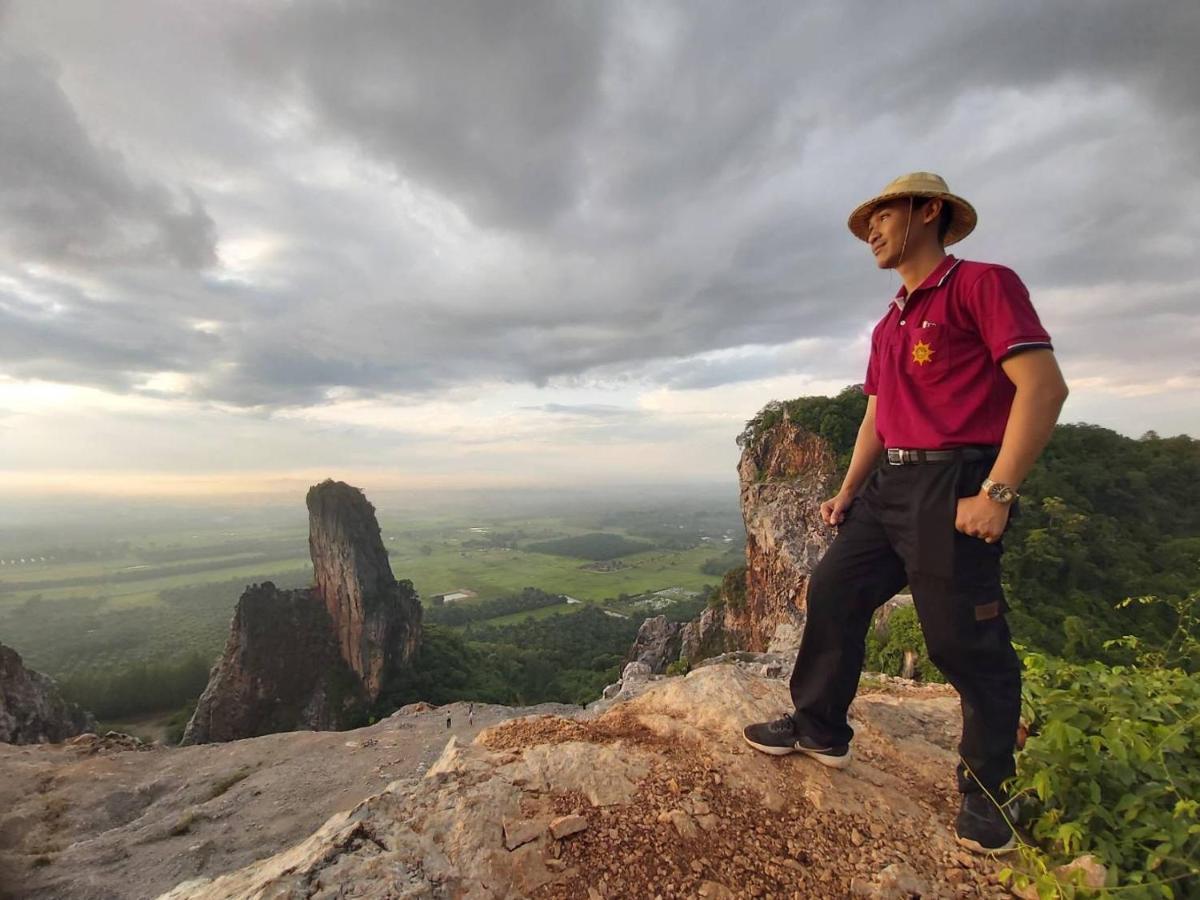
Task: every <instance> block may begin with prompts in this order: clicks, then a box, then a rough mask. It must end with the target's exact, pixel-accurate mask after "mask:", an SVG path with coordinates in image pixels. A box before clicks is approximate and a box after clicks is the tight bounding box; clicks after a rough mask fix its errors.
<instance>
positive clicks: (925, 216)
mask: <svg viewBox="0 0 1200 900" xmlns="http://www.w3.org/2000/svg"><path fill="white" fill-rule="evenodd" d="M941 214H942V200H941V199H940V198H939V197H931V198H930V200H929V202H928V203H926V204H925V205H924V206H922V207H921V221H922V222H924V223H925V224H926V225H928V224H929V223H930V222H936V221H937V220H938V216H940V215H941Z"/></svg>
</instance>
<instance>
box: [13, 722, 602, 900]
mask: <svg viewBox="0 0 1200 900" xmlns="http://www.w3.org/2000/svg"><path fill="white" fill-rule="evenodd" d="M474 712H475V715H474V725H473V726H468V724H467V704H466V703H453V704H449V705H446V706H441V707H437V706H432V705H430V704H427V703H420V704H410V705H409V706H408V707H405V708H403V709H402V710H399V711H397V712H396V713H395V714H393V715H392V716H391V717H389V718H387V719H384V720H382V721H380V722H377V723H376V724H374V725H371V726H369V727H367V728H359V729H355V730H352V731H342V732H329V731H317V732H312V731H296V732H289V733H283V734H270V735H265V736H262V737H254V738H247V739H244V740H236V741H230V742H228V743H221V744H200V745H196V746H188V747H168V746H163V745H159V744H145V743H143V742H141V741H139V740H137V739H136V738H133V737H131V736H129V735H121V734H117V733H115V732H111V733H109V734H107V735H104V736H99V735H95V734H84V735H80V736H79V737H76V738H73V739H72V740H71V741H69V742H66V743H60V744H44V745H35V746H12V745H6V744H0V897H5V898H8V897H11V898H18V897H19V898H47V900H49V898H55V900H57V898H64V900H66V898H80V900H82V898H88V900H108V898H122V900H124V898H144V897H155V896H157V895H158V894H160V893H162V892H164V891H167V890H169V889H171V888H172V887H173V886H174V885H176V884H178V883H180V882H181V881H186V880H188V879H191V878H197V877H205V876H207V877H214V876H217V875H220V874H222V873H224V872H228V871H231V870H236V869H239V868H241V867H243V866H246V865H249V864H252V863H254V862H255V861H256V860H261V859H263V858H265V857H269V856H271V855H273V854H275V853H278V852H279V851H281V850H284V849H285V848H288V847H292V846H294V845H297V844H301V843H303V842H304V841H305V840H306V839H307V838H308V837H309V836H310V835H312V834H313V832H315V831H317V830H318V829H319V828H320V827H321V825H322V823H323V822H325V821H326V820H327V819H329V818H330V817H331V816H333V815H335V814H336V813H339V812H344V811H346V810H350V809H353V808H354V807H355V806H356V805H357V804H359V803H360V802H361V801H363V800H364V799H366V798H368V797H370V796H372V795H375V794H378V793H379V792H380V791H382V790H383V789H384V788H385V787H386V786H387V785H388V784H389V783H391V782H393V781H395V780H397V779H405V778H407V779H410V780H414V781H415V780H419V779H420V776H421V775H422V774H424V773H425V772H426V771H427V770H428V769H429V768H430V767H431V766H432V765H433V764H434V762H435V761H436V760H437V759H438V757H439V756H440V755H441V754H442V751H443V749H444V748H445V747H446V745H447V743H448V741H449V739H450V738H451V737H453V738H455V739H456V741H457V740H461V741H464V742H469V741H470V740H471V739H473V738H474V737H475V735H476V734H478V733H479V732H480V731H481V730H483V729H484V728H486V727H488V726H489V725H494V724H496V723H498V722H501V721H505V720H507V719H510V718H513V717H515V716H522V715H530V714H540V713H555V714H558V715H571V714H573V713H577V712H579V707H577V706H569V705H562V704H556V703H547V704H540V705H538V706H533V707H518V708H514V707H507V706H500V705H493V704H486V703H476V704H475V710H474ZM447 716H449V717H450V718H451V727H450V728H449V729H447V727H446V718H447Z"/></svg>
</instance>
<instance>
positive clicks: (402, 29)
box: [235, 0, 607, 229]
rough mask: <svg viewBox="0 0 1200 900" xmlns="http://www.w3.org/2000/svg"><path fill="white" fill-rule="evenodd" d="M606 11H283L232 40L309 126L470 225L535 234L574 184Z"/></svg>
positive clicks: (549, 3)
mask: <svg viewBox="0 0 1200 900" xmlns="http://www.w3.org/2000/svg"><path fill="white" fill-rule="evenodd" d="M605 10H606V6H605V4H602V3H591V2H585V0H545V2H537V3H534V2H523V3H517V4H507V3H466V2H461V0H449V2H441V3H433V4H424V5H419V6H418V5H413V4H397V3H393V2H390V0H378V2H367V3H358V4H352V5H349V6H331V5H329V4H326V3H297V4H291V5H289V6H287V7H284V8H282V9H281V10H280V11H279V12H280V14H279V15H278V16H275V15H270V16H266V17H262V18H260V19H259V20H258V22H257V28H255V29H254V30H250V31H246V32H242V33H241V34H240V35H239V36H238V39H237V40H236V43H235V46H236V49H237V55H238V58H239V59H240V60H241V62H242V63H243V65H245V66H246V68H247V70H248V71H252V72H255V73H257V74H258V75H259V76H260V77H262V78H264V79H267V80H268V81H274V82H277V83H278V84H279V86H280V87H281V88H287V87H295V88H296V89H297V90H298V91H299V93H300V95H301V97H302V99H303V100H304V101H305V102H306V103H307V104H309V105H310V106H311V109H312V112H313V113H314V114H315V115H316V116H317V117H318V119H319V125H320V126H321V127H322V128H333V129H337V130H338V131H341V132H343V133H345V134H347V135H350V136H352V137H353V138H354V139H355V140H356V141H358V142H360V143H361V144H362V146H363V147H364V148H365V149H366V150H368V151H369V152H371V153H374V154H376V155H378V156H379V157H380V158H382V159H384V160H386V161H388V162H389V163H391V164H392V165H394V166H395V169H396V173H397V174H398V175H399V176H400V177H403V178H411V179H414V180H417V181H420V182H423V183H428V184H430V185H433V186H435V187H436V188H437V189H438V190H440V191H443V192H444V193H445V194H446V195H447V196H450V197H453V198H455V199H456V200H459V201H461V202H463V203H465V204H466V205H467V206H469V207H470V208H471V209H472V211H473V213H474V214H475V215H476V216H477V217H478V219H479V220H480V221H481V223H483V224H488V225H490V224H500V225H511V226H519V227H525V228H531V229H537V228H539V227H543V226H545V225H546V224H547V223H548V222H550V221H552V220H553V219H554V218H555V217H556V216H558V215H559V214H560V213H561V212H562V210H563V208H564V207H565V206H567V205H569V204H570V203H571V201H572V198H573V196H574V191H575V186H576V184H577V183H578V182H579V181H580V180H581V178H582V175H583V171H582V168H583V162H584V158H583V157H584V151H585V149H586V148H585V147H584V146H582V144H581V138H582V137H583V132H582V129H581V124H582V123H583V122H584V121H586V119H587V117H588V116H589V115H590V114H591V112H592V111H593V109H594V108H595V106H596V104H597V100H598V98H597V91H598V87H599V79H600V69H601V64H602V62H603V59H602V51H603V47H604V43H605V33H606V30H607V28H606V22H605V18H606V15H607V14H606V12H605Z"/></svg>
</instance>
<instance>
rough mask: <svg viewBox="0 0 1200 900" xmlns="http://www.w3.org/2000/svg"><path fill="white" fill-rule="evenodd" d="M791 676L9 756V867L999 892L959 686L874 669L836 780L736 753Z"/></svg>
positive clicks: (149, 883)
mask: <svg viewBox="0 0 1200 900" xmlns="http://www.w3.org/2000/svg"><path fill="white" fill-rule="evenodd" d="M786 669H787V666H786V661H783V664H781V661H780V660H779V659H776V658H775V655H772V654H762V655H759V654H753V653H748V652H741V653H738V654H734V655H732V656H731V657H729V658H727V659H726V660H723V661H718V660H716V659H714V660H712V661H711V662H710V663H709V664H707V665H704V666H702V667H700V668H697V669H695V670H694V671H692V672H689V673H688V674H687V675H686V676H683V675H675V676H661V675H643V676H642V677H637V678H635V677H628V678H627V679H626V684H625V689H624V690H623V691H622V695H621V696H620V697H618V698H613V699H612V700H608V701H602V702H598V703H596V704H593V705H592V706H590V707H589V708H587V709H580V708H578V707H568V706H559V707H545V708H537V709H523V710H513V709H509V708H506V707H496V706H492V705H488V704H476V709H475V714H476V717H477V718H476V722H475V724H474V725H473V726H472V727H467V724H466V721H465V712H466V710H465V704H462V703H456V704H453V705H451V706H447V707H430V706H428V705H427V704H414V705H413V706H411V707H405V708H402V709H401V710H399V711H398V712H397V713H395V714H394V715H393V716H391V717H389V718H386V719H384V720H383V721H381V722H378V723H376V724H374V725H372V726H370V727H367V728H361V729H356V730H352V731H347V732H341V733H334V732H301V733H290V734H272V735H266V736H263V737H257V738H251V739H247V740H239V741H232V742H230V743H226V744H216V745H202V746H194V747H154V748H152V749H150V750H147V749H146V748H144V747H143V748H137V747H122V746H120V745H112V746H98V745H103V744H104V743H105V742H98V741H95V740H93V741H91V742H90V743H87V742H77V744H67V745H43V746H36V747H8V746H4V745H0V770H2V771H4V772H5V773H6V777H5V778H4V779H0V871H3V872H6V873H8V876H9V879H10V881H9V883H8V884H7V885H6V887H7V889H8V890H9V891H10V892H11V893H12V895H13V896H20V897H29V898H35V900H38V898H50V897H54V898H66V900H70V898H85V897H86V898H117V897H121V898H143V897H145V898H150V897H156V896H160V895H161V896H162V897H164V898H170V900H183V898H190V900H217V898H234V897H237V898H265V897H272V898H301V897H304V898H334V897H346V896H354V897H363V898H464V900H465V898H472V900H474V898H480V900H482V898H522V897H528V898H534V900H562V898H579V900H594V898H596V897H601V898H609V900H615V898H622V900H623V898H654V897H662V898H664V900H667V898H698V897H699V898H726V900H731V898H741V897H755V898H797V897H799V898H824V897H847V896H850V897H853V896H864V897H876V898H901V897H914V896H920V897H924V898H939V897H940V898H959V897H1001V896H1008V894H1007V891H1006V890H1004V889H1003V888H1002V887H1001V886H1000V885H999V884H998V883H997V881H996V872H997V870H998V869H999V868H1000V867H1001V865H1002V863H999V862H996V861H994V860H990V859H986V858H979V857H974V856H971V855H968V854H967V853H966V852H965V851H963V850H961V849H960V848H959V847H958V846H957V844H956V843H955V842H954V836H953V819H954V815H955V812H956V811H957V795H956V794H955V793H954V792H953V790H954V787H953V767H954V761H955V758H956V757H955V752H954V746H955V743H956V741H957V738H958V731H959V725H960V713H959V704H958V700H957V698H956V696H955V694H954V692H953V691H952V690H951V689H950V688H948V687H946V686H944V685H919V684H915V683H912V682H903V681H901V680H899V679H892V678H881V677H868V678H866V679H864V684H863V689H862V691H861V692H860V694H859V697H858V698H857V699H856V700H855V702H854V705H853V706H852V708H851V717H852V723H853V725H854V727H855V730H856V736H855V744H854V750H855V759H854V762H853V763H852V764H851V765H850V766H849V767H848V768H846V769H845V770H832V769H828V768H825V767H824V766H821V765H820V764H819V763H817V762H816V761H814V760H811V759H809V758H807V757H802V756H800V755H798V754H793V755H791V756H783V757H775V756H767V755H765V754H762V753H759V752H757V751H756V750H754V749H752V748H751V747H749V746H748V745H747V744H746V743H745V742H744V741H743V739H742V736H741V729H742V727H743V726H744V725H745V724H747V723H748V722H754V721H762V720H764V719H767V718H774V717H776V716H778V715H779V714H780V713H781V712H782V711H783V710H786V709H788V708H789V698H788V694H787V686H786V683H785V681H784V680H783V677H781V674H784V675H785V674H786ZM631 675H632V673H631ZM448 716H452V717H453V727H452V728H449V729H448V728H447V724H446V720H447V717H448Z"/></svg>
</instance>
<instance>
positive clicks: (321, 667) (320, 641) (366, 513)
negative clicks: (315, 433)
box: [183, 480, 421, 744]
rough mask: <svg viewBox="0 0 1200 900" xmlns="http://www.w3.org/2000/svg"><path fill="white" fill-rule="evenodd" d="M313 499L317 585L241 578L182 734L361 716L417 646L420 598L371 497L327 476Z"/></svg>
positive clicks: (330, 725)
mask: <svg viewBox="0 0 1200 900" xmlns="http://www.w3.org/2000/svg"><path fill="white" fill-rule="evenodd" d="M307 504H308V512H309V551H310V553H311V555H312V561H313V573H314V583H313V586H312V587H311V588H304V589H300V590H287V591H284V590H280V589H279V588H277V587H276V586H275V585H274V584H272V583H271V582H266V583H264V584H261V585H251V586H250V587H248V588H247V589H246V591H245V593H243V594H242V596H241V598H240V599H239V600H238V605H237V609H236V611H235V613H234V617H233V623H232V625H231V627H230V633H229V639H228V641H227V642H226V645H225V651H224V653H223V654H222V656H221V659H220V660H219V661H218V663H217V664H216V665H215V666H214V667H213V670H212V672H211V673H210V675H209V682H208V686H207V687H206V688H205V691H204V693H203V695H201V697H200V700H199V703H198V704H197V706H196V711H195V713H194V714H193V715H192V719H191V721H190V722H188V725H187V728H186V729H185V731H184V736H183V743H185V744H198V743H205V742H208V741H228V740H234V739H237V738H244V737H251V736H254V735H262V734H270V733H272V732H277V731H293V730H297V729H335V730H336V729H339V728H345V727H350V726H352V725H356V724H362V722H363V721H365V714H366V710H367V709H368V708H369V707H370V705H371V704H372V703H374V702H375V700H377V699H378V698H379V695H380V693H381V692H382V691H383V690H384V689H385V688H386V687H387V686H388V685H389V684H392V683H394V680H395V679H399V678H402V677H403V674H404V670H405V667H406V666H407V665H408V664H409V662H410V661H411V660H412V658H413V655H414V654H415V653H416V649H417V646H418V644H419V643H420V637H421V605H420V602H419V601H418V600H417V596H416V593H415V591H413V588H412V584H411V582H408V581H400V582H397V581H396V579H395V578H394V576H393V575H392V570H391V566H390V565H389V564H388V559H387V552H386V551H385V550H384V548H383V541H382V539H381V537H380V533H379V523H378V522H377V521H376V518H375V508H374V507H373V506H372V505H371V504H370V503H369V502H368V501H367V499H366V497H365V496H364V495H363V493H362V491H360V490H359V489H358V488H354V487H351V486H350V485H348V484H345V483H343V482H335V481H332V480H329V481H324V482H322V483H321V484H318V485H315V486H314V487H312V488H311V489H310V490H309V492H308V497H307Z"/></svg>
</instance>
